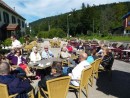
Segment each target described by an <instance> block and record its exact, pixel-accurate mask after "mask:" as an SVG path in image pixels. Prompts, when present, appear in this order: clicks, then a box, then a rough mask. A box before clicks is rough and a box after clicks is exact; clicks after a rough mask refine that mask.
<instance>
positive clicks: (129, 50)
mask: <svg viewBox="0 0 130 98" xmlns="http://www.w3.org/2000/svg"><path fill="white" fill-rule="evenodd" d="M122 51H124V52H130V49H128V50H122Z"/></svg>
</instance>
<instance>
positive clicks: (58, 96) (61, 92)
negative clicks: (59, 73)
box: [38, 76, 70, 98]
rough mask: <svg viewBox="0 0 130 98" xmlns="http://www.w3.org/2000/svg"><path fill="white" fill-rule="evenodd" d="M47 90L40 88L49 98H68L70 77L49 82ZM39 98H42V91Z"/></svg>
mask: <svg viewBox="0 0 130 98" xmlns="http://www.w3.org/2000/svg"><path fill="white" fill-rule="evenodd" d="M46 83H47V90H48V91H45V90H44V89H42V88H40V89H41V90H42V92H43V93H44V94H45V96H46V97H47V98H66V96H67V92H68V89H69V84H70V77H69V76H65V77H60V78H56V79H51V80H48V81H47V82H46ZM38 98H42V96H41V94H40V91H39V92H38Z"/></svg>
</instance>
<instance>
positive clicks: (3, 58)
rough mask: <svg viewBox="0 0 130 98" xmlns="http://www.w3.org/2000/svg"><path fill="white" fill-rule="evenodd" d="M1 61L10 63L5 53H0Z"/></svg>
mask: <svg viewBox="0 0 130 98" xmlns="http://www.w3.org/2000/svg"><path fill="white" fill-rule="evenodd" d="M0 62H7V63H9V60H8V59H7V58H6V56H4V55H0Z"/></svg>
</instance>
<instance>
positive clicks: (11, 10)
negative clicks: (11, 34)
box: [0, 0, 26, 20]
mask: <svg viewBox="0 0 130 98" xmlns="http://www.w3.org/2000/svg"><path fill="white" fill-rule="evenodd" d="M0 6H1V7H2V8H4V9H6V10H8V11H9V12H11V13H13V14H15V15H16V16H19V17H20V18H22V19H24V20H26V19H25V18H23V17H22V16H21V15H19V14H18V13H17V12H16V11H15V10H13V9H12V8H11V7H10V6H8V5H7V4H6V3H5V2H4V1H2V0H0Z"/></svg>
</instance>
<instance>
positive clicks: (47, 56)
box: [42, 45, 54, 59]
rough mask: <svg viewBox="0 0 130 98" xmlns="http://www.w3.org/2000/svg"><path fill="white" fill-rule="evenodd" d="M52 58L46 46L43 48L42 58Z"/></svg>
mask: <svg viewBox="0 0 130 98" xmlns="http://www.w3.org/2000/svg"><path fill="white" fill-rule="evenodd" d="M52 57H54V55H53V53H52V52H51V51H50V50H49V48H48V46H47V45H45V46H44V50H43V51H42V58H43V59H48V58H52Z"/></svg>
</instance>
